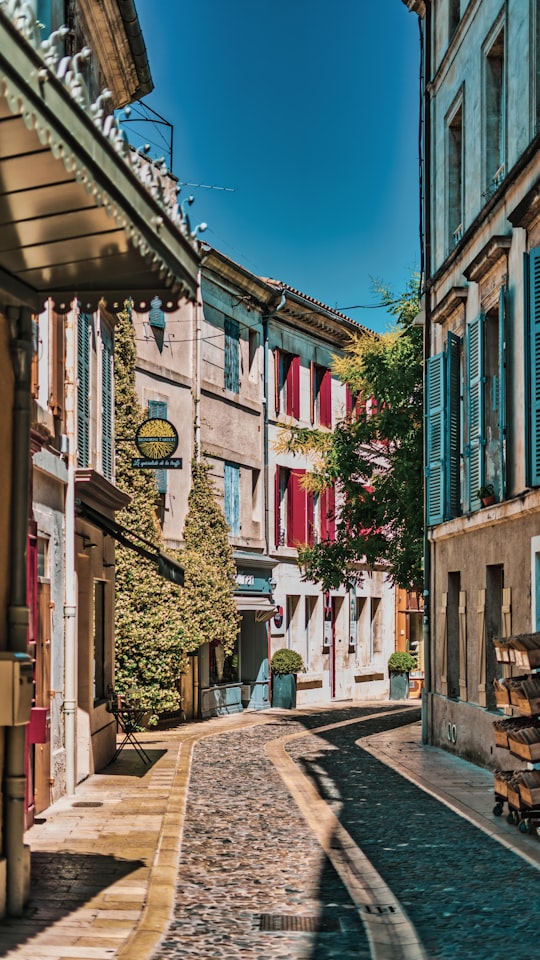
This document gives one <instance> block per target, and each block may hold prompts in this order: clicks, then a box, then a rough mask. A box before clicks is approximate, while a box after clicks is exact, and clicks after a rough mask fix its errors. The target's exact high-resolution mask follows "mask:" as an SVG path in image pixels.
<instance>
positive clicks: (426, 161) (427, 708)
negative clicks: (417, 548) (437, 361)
mask: <svg viewBox="0 0 540 960" xmlns="http://www.w3.org/2000/svg"><path fill="white" fill-rule="evenodd" d="M418 25H419V30H420V43H421V55H423V56H422V65H423V76H422V77H421V79H420V97H421V104H422V108H423V123H424V157H423V177H422V181H421V182H422V185H423V188H424V199H423V226H424V235H423V237H422V256H423V266H424V464H427V462H428V461H427V430H426V413H427V411H426V389H425V387H426V372H427V362H428V359H429V357H430V355H431V301H430V278H431V103H430V94H429V91H428V86H429V83H430V81H431V4H430V3H427V4H426V13H425V21H424V25H422V19H421V18H420V17H419V18H418ZM421 162H422V161H421ZM420 202H421V203H422V198H421V200H420ZM430 608H431V545H430V541H429V532H428V514H427V477H426V475H425V471H424V631H423V637H424V687H423V689H422V743H429V742H430V739H432V738H431V727H432V721H431V717H432V691H433V679H432V656H431V653H432V651H431V609H430Z"/></svg>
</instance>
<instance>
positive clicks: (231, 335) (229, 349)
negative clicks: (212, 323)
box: [224, 317, 240, 393]
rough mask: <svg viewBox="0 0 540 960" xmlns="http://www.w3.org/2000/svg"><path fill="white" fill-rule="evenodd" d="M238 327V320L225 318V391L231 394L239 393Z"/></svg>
mask: <svg viewBox="0 0 540 960" xmlns="http://www.w3.org/2000/svg"><path fill="white" fill-rule="evenodd" d="M239 340H240V326H239V323H238V320H233V318H232V317H225V360H224V363H225V370H224V373H225V389H226V390H230V391H231V393H239V391H240V364H239V357H238V352H239V351H238V347H239Z"/></svg>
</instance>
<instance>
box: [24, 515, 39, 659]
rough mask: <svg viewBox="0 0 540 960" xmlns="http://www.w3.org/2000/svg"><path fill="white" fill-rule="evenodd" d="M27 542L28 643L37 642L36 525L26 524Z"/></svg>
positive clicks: (32, 522)
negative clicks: (27, 527)
mask: <svg viewBox="0 0 540 960" xmlns="http://www.w3.org/2000/svg"><path fill="white" fill-rule="evenodd" d="M28 526H29V531H28V542H27V549H26V603H27V606H28V614H29V616H28V634H27V641H28V643H36V641H37V605H38V595H37V594H38V562H37V561H38V549H37V523H36V522H35V520H29V522H28Z"/></svg>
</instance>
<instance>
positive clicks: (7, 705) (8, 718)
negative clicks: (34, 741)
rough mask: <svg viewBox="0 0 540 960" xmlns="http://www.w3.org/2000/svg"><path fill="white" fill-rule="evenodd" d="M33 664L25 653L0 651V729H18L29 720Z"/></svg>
mask: <svg viewBox="0 0 540 960" xmlns="http://www.w3.org/2000/svg"><path fill="white" fill-rule="evenodd" d="M33 694H34V664H33V661H32V658H31V657H29V656H28V654H27V653H17V652H14V651H8V650H3V651H0V727H18V726H20V725H22V724H24V723H28V721H29V720H30V710H31V709H32V698H33Z"/></svg>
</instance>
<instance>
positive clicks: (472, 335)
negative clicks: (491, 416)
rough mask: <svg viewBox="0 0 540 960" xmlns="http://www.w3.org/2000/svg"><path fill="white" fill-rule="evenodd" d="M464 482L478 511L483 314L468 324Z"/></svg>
mask: <svg viewBox="0 0 540 960" xmlns="http://www.w3.org/2000/svg"><path fill="white" fill-rule="evenodd" d="M466 342H467V399H468V404H467V419H468V443H467V447H466V450H465V454H466V457H467V484H468V491H469V510H477V509H478V508H479V506H480V500H479V498H478V496H477V494H478V490H479V488H480V487H482V486H483V485H484V479H485V468H484V446H485V435H484V419H485V418H484V315H483V314H480V316H478V317H477V318H476V320H473V321H472V323H470V324H469V325H468V327H467V341H466Z"/></svg>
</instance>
